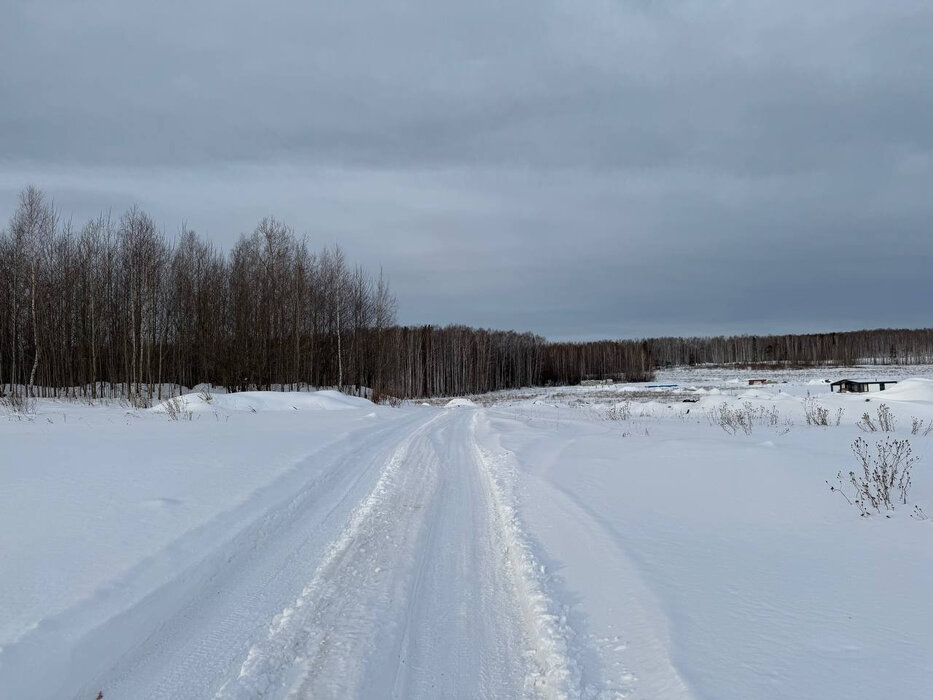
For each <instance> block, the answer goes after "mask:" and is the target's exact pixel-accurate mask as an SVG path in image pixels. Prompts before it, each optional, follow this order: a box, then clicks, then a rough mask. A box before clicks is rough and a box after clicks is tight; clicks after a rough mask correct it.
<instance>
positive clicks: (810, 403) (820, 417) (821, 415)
mask: <svg viewBox="0 0 933 700" xmlns="http://www.w3.org/2000/svg"><path fill="white" fill-rule="evenodd" d="M803 413H804V416H805V417H806V419H807V425H829V409H828V408H826V407H825V406H823V405H822V404H820V403H817V400H816V399H815V398H814V397H812V396H810V395H809V394H808V395H807V398H805V399H804V400H803ZM839 418H840V419H841V416H839Z"/></svg>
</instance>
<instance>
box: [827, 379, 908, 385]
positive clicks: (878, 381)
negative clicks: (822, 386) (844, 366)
mask: <svg viewBox="0 0 933 700" xmlns="http://www.w3.org/2000/svg"><path fill="white" fill-rule="evenodd" d="M838 384H897V380H895V379H840V380H839V381H835V382H833V383H832V384H831V385H830V386H836V385H838Z"/></svg>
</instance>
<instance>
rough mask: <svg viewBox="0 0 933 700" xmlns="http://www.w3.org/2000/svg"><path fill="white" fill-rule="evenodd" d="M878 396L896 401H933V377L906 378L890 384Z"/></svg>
mask: <svg viewBox="0 0 933 700" xmlns="http://www.w3.org/2000/svg"><path fill="white" fill-rule="evenodd" d="M871 396H873V397H874V396H878V397H879V399H892V400H894V401H929V402H930V403H933V379H920V378H919V377H918V378H913V379H905V380H904V381H902V382H898V383H897V384H892V385H890V386H888V387H887V388H886V389H885V390H884V391H883V392H881V393H880V394H871Z"/></svg>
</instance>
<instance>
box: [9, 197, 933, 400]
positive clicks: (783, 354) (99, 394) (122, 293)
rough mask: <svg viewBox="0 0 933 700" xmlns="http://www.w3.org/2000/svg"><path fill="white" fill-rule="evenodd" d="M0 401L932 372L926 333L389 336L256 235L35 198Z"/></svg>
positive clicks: (303, 243)
mask: <svg viewBox="0 0 933 700" xmlns="http://www.w3.org/2000/svg"><path fill="white" fill-rule="evenodd" d="M0 272H2V276H0V378H2V379H0V392H2V393H4V394H5V395H9V396H11V397H16V396H19V395H23V396H53V397H74V398H82V399H87V400H95V399H98V398H107V397H122V398H125V399H128V400H131V401H133V402H134V403H136V404H137V405H148V404H149V403H151V402H152V401H153V400H159V399H162V398H164V397H163V393H165V392H166V391H168V392H174V391H175V390H176V387H188V388H191V387H194V386H196V385H198V384H201V383H208V384H212V385H217V386H222V387H225V388H226V389H227V390H229V391H235V390H245V389H269V388H282V389H288V388H295V389H297V388H301V387H308V386H311V387H338V388H340V389H343V390H347V391H357V392H363V391H364V388H365V389H366V390H371V391H372V393H373V395H374V396H375V397H376V398H377V399H378V398H379V397H397V398H414V397H430V396H444V395H462V394H470V393H480V392H487V391H494V390H498V389H507V388H516V387H522V386H534V385H546V384H575V383H578V382H580V381H581V380H582V379H584V378H588V377H590V378H595V377H600V378H603V377H611V378H615V379H618V380H622V381H644V380H650V379H651V378H652V377H653V370H654V369H655V368H657V367H668V366H675V365H697V364H727V365H755V364H761V363H765V364H780V365H786V366H809V365H813V364H843V365H845V364H852V363H855V362H880V363H901V364H909V363H926V362H933V330H930V329H925V330H872V331H853V332H844V333H826V334H808V335H775V336H732V337H707V338H674V337H671V338H653V339H639V340H606V341H599V342H548V341H547V340H546V339H544V338H542V337H541V336H539V335H535V334H532V333H519V332H515V331H498V330H487V329H477V328H469V327H465V326H458V325H453V326H445V327H437V326H431V325H424V326H413V327H404V326H399V325H397V322H396V319H397V316H396V313H397V301H396V298H395V297H394V295H393V294H392V292H391V290H390V288H389V285H388V283H387V281H386V279H385V277H384V276H383V275H382V273H381V271H380V272H379V274H373V273H371V272H368V271H366V270H364V269H362V268H361V267H360V266H358V265H353V264H351V263H349V262H348V261H347V260H346V256H345V254H344V252H343V251H342V250H341V249H340V248H339V247H336V246H334V247H324V248H321V249H320V250H313V249H312V248H311V247H310V246H309V244H308V242H307V240H305V239H303V238H300V237H298V236H296V235H295V233H294V232H293V231H292V230H291V229H290V228H289V227H288V226H286V225H285V224H284V223H282V222H281V221H278V220H276V219H274V218H266V219H263V220H262V221H261V222H259V224H258V225H257V226H256V227H255V229H254V230H253V231H252V232H251V233H249V234H244V235H242V236H241V237H240V239H239V240H238V241H237V243H236V244H235V245H234V246H233V247H232V249H231V250H230V251H229V252H226V253H225V252H224V251H221V250H220V249H218V248H217V247H216V246H214V245H213V244H212V243H211V242H210V241H208V240H205V239H204V238H202V237H201V236H199V235H198V234H196V233H195V232H193V231H190V230H187V229H184V230H182V231H181V232H180V233H179V234H178V235H177V236H174V237H171V238H169V237H167V236H166V235H165V234H164V233H162V232H161V231H160V229H159V228H158V226H157V225H156V223H155V222H154V221H153V220H152V219H151V218H150V217H149V216H148V215H147V214H146V213H145V212H143V211H141V210H140V209H138V208H131V209H129V210H128V211H126V212H125V213H124V214H123V215H122V216H120V217H119V218H114V217H110V216H103V215H102V216H100V217H97V218H95V219H92V220H90V221H87V222H85V223H84V224H83V225H82V226H80V227H75V226H74V225H72V223H71V222H69V221H64V222H63V221H62V220H61V218H60V217H59V215H58V213H57V212H56V210H55V207H54V205H53V203H52V201H51V200H50V199H49V198H48V197H47V196H46V195H45V194H44V193H43V192H42V191H40V190H39V189H37V188H35V187H27V188H26V189H24V190H23V191H22V192H21V193H20V197H19V202H18V206H17V208H16V210H15V211H14V213H13V215H12V217H11V218H10V220H9V223H8V225H7V227H6V228H5V229H4V230H2V231H0Z"/></svg>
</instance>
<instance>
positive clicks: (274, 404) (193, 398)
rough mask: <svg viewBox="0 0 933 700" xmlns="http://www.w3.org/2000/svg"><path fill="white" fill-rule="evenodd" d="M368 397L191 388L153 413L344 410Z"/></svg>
mask: <svg viewBox="0 0 933 700" xmlns="http://www.w3.org/2000/svg"><path fill="white" fill-rule="evenodd" d="M372 405H373V403H372V402H371V401H370V400H369V399H362V398H357V397H355V396H347V395H346V394H341V393H340V392H339V391H330V390H327V391H313V392H306V391H243V392H239V393H236V394H216V395H215V394H211V393H206V392H195V393H191V394H184V395H183V396H179V397H176V398H173V399H169V400H167V401H163V402H161V403H159V404H158V405H156V406H154V407H153V408H152V409H150V410H151V411H153V412H154V413H166V412H168V411H169V410H170V408H172V407H177V409H178V410H180V411H182V412H186V411H187V412H192V413H211V412H214V411H222V412H225V413H226V412H231V411H250V412H251V413H258V412H260V411H262V412H265V411H345V410H348V409H353V408H366V407H367V406H369V407H371V406H372Z"/></svg>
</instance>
